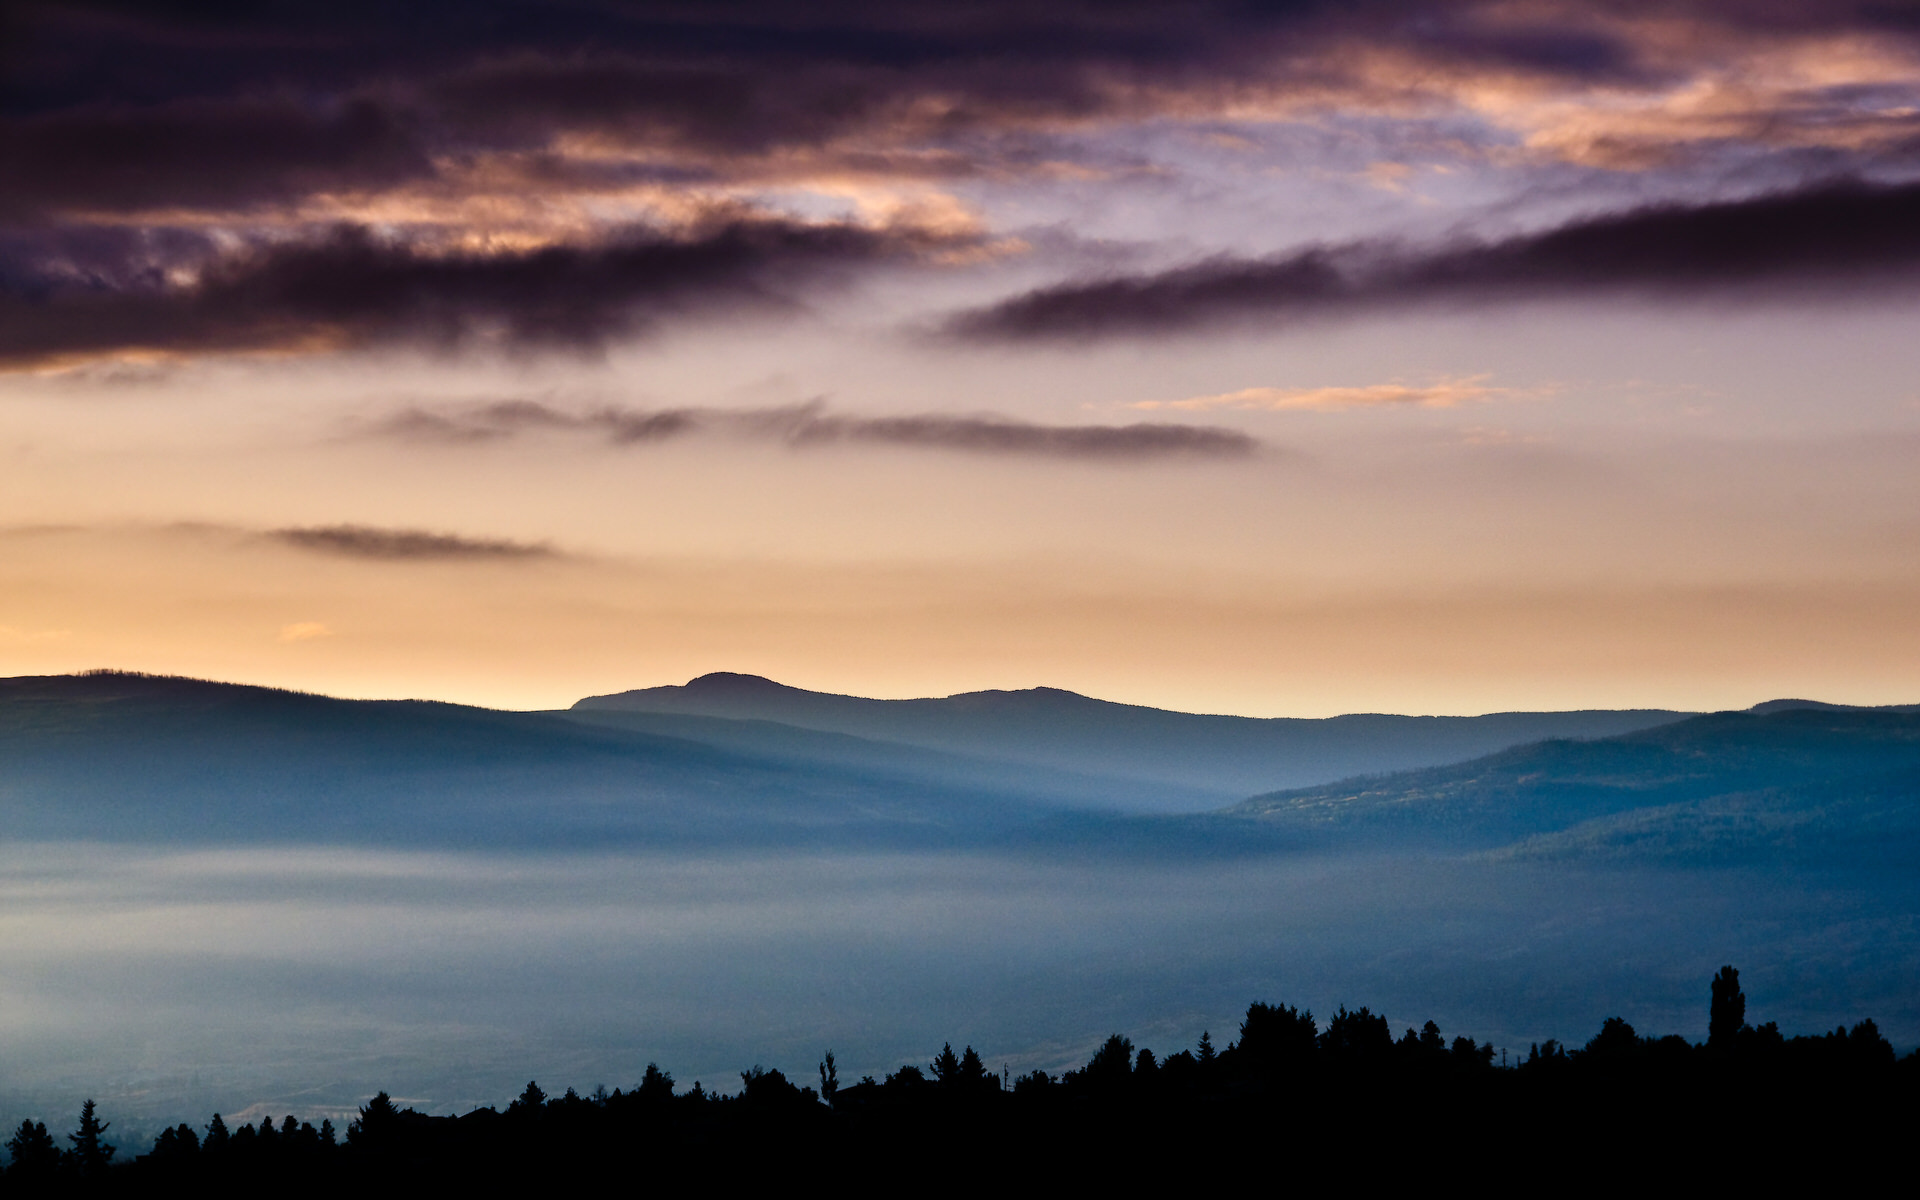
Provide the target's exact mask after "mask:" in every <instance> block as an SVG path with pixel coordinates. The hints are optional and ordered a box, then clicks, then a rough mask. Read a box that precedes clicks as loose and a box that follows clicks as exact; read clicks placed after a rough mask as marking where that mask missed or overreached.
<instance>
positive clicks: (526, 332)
mask: <svg viewBox="0 0 1920 1200" xmlns="http://www.w3.org/2000/svg"><path fill="white" fill-rule="evenodd" d="M955 244H956V242H955V240H954V239H948V238H943V237H941V236H938V235H932V234H926V233H923V232H920V231H916V230H913V229H874V228H869V227H864V226H858V225H852V224H843V223H824V224H807V223H801V222H794V221H784V220H779V219H773V218H765V219H757V218H742V219H736V220H725V221H716V222H714V223H711V224H709V225H707V226H705V227H703V228H701V229H699V230H697V231H695V232H693V233H690V234H688V235H685V236H667V235H663V234H659V233H655V232H652V231H644V230H642V231H633V232H630V233H628V234H626V235H625V236H621V237H615V238H612V239H610V240H608V241H606V242H603V243H598V244H592V245H584V246H552V247H547V248H543V249H538V250H532V251H525V252H518V253H515V252H493V253H469V252H463V251H451V252H444V253H442V252H435V251H433V250H431V249H427V248H422V247H418V246H415V245H412V244H409V243H407V242H405V241H385V240H381V239H379V238H376V237H374V236H373V235H371V234H370V233H368V232H367V231H365V230H363V229H358V228H342V229H337V230H335V231H333V232H332V233H330V234H329V235H327V236H325V237H324V238H322V239H320V240H317V241H304V242H294V243H291V244H280V245H272V244H269V245H260V246H254V247H251V248H248V249H246V250H243V251H240V252H236V253H230V254H224V255H220V256H218V257H215V258H213V259H212V260H211V261H209V262H207V263H206V264H204V265H203V266H201V267H200V268H199V270H198V275H197V277H194V278H190V279H189V280H188V281H186V282H179V283H176V282H174V278H173V276H172V275H170V274H168V273H166V272H163V271H160V270H158V269H154V268H151V267H145V268H143V267H142V266H141V264H140V263H139V261H137V260H133V259H130V260H129V262H128V264H126V265H123V266H121V267H118V268H116V269H112V270H102V269H95V270H80V269H73V270H67V271H64V272H63V271H58V270H54V269H50V268H46V267H44V266H43V267H42V268H41V269H40V270H39V272H38V273H37V277H28V278H21V277H20V276H19V275H18V274H16V276H15V277H14V278H13V279H11V280H9V279H8V277H7V275H6V273H5V272H4V271H0V366H4V365H11V366H16V367H18V366H28V365H34V364H38V363H44V362H58V361H60V360H62V359H66V358H78V357H85V356H97V355H101V354H108V353H112V352H116V351H129V350H137V351H147V352H162V353H165V352H174V353H193V352H203V351H222V350H260V349H276V348H329V347H356V346H369V345H379V344H383V343H413V344H423V345H437V346H445V347H452V346H457V345H461V344H464V343H468V342H473V341H492V342H495V343H497V344H500V345H504V346H509V347H535V346H544V347H561V348H572V349H576V350H580V349H593V348H596V347H598V346H600V345H601V344H602V343H603V342H605V341H606V340H608V339H610V338H613V337H616V336H623V335H630V334H634V333H638V332H644V331H645V330H646V328H647V327H648V326H649V325H650V324H651V323H653V322H655V321H657V320H660V319H662V318H665V317H669V316H673V315H677V314H681V313H685V312H690V311H701V310H711V309H714V308H725V309H729V310H744V309H763V310H764V309H775V308H784V307H791V306H793V304H794V303H795V300H794V298H793V296H792V293H793V292H794V291H796V290H801V289H804V288H805V287H807V286H810V285H817V284H820V283H823V282H827V281H829V280H831V279H832V278H834V277H835V276H836V275H837V274H838V273H839V272H841V271H843V270H845V269H846V268H850V267H855V266H860V265H870V264H873V263H876V262H880V261H884V260H888V259H895V258H901V257H909V256H912V255H915V254H919V253H922V252H925V251H928V250H935V249H943V248H951V247H953V246H954V245H955Z"/></svg>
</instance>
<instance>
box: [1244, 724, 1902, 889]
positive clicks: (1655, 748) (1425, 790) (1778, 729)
mask: <svg viewBox="0 0 1920 1200" xmlns="http://www.w3.org/2000/svg"><path fill="white" fill-rule="evenodd" d="M1762 708H1763V709H1764V710H1765V711H1753V712H1744V713H1714V714H1711V715H1708V716H1702V717H1694V718H1692V719H1690V720H1685V721H1680V722H1677V723H1674V724H1670V725H1665V726H1661V727H1659V728H1656V729H1648V730H1643V731H1640V732H1637V733H1631V734H1627V735H1624V736H1621V737H1614V738H1606V739H1601V740H1597V741H1585V742H1575V741H1548V742H1542V743H1539V744H1537V745H1532V746H1521V747H1516V748H1514V749H1511V750H1507V751H1503V752H1502V753H1499V754H1494V755H1490V756H1488V757H1486V758H1482V759H1478V760H1476V761H1473V762H1469V763H1464V764H1459V765H1455V766H1448V767H1438V768H1433V769H1429V770H1422V771H1409V772H1403V773H1400V774H1395V775H1387V776H1380V777H1376V778H1368V779H1357V780H1348V781H1345V782H1342V783H1337V784H1332V785H1328V786H1324V787H1316V788H1303V789H1295V790H1292V791H1284V792H1276V793H1272V794H1269V795H1264V796H1257V797H1255V798H1253V799H1251V800H1248V801H1246V802H1245V803H1243V804H1241V805H1239V806H1238V807H1237V808H1235V809H1233V810H1231V811H1232V813H1233V814H1234V815H1237V816H1242V817H1247V818H1253V819H1255V820H1258V821H1260V822H1264V823H1270V824H1277V825H1283V826H1286V827H1290V828H1296V829H1313V830H1318V831H1320V832H1321V833H1322V834H1323V835H1324V836H1326V837H1328V838H1330V839H1336V840H1339V839H1359V840H1380V841H1390V842H1402V843H1418V844H1422V845H1427V846H1451V847H1483V848H1484V847H1495V846H1509V845H1510V846H1511V849H1510V851H1509V853H1511V854H1515V855H1522V856H1528V857H1566V856H1575V855H1602V856H1637V857H1645V856H1652V857H1659V858H1667V859H1674V860H1683V861H1685V860H1691V861H1756V860H1763V859H1767V858H1772V857H1778V856H1787V857H1792V858H1796V859H1801V860H1807V859H1826V860H1832V861H1836V862H1848V863H1857V862H1866V861H1885V862H1889V863H1899V862H1903V861H1904V862H1909V863H1910V862H1912V861H1913V859H1912V858H1911V855H1912V854H1913V852H1914V850H1915V849H1916V847H1920V713H1915V712H1913V711H1911V710H1901V709H1873V710H1862V709H1846V708H1840V707H1838V706H1830V705H1817V706H1816V705H1807V704H1805V703H1799V702H1796V703H1790V704H1786V705H1766V706H1762Z"/></svg>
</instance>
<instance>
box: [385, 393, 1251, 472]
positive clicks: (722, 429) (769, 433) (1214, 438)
mask: <svg viewBox="0 0 1920 1200" xmlns="http://www.w3.org/2000/svg"><path fill="white" fill-rule="evenodd" d="M535 430H568V431H574V432H579V433H586V434H589V435H593V436H597V437H600V438H602V439H604V440H606V441H608V442H610V443H613V444H615V445H634V444H639V443H651V442H660V441H665V440H668V439H671V438H678V437H685V436H690V435H694V434H703V433H704V434H717V435H727V436H733V437H741V438H746V439H748V440H756V441H771V442H776V443H780V444H784V445H787V446H791V447H794V448H796V449H801V448H807V447H813V446H827V445H847V444H852V445H862V444H864V445H879V446H908V447H918V448H925V449H934V450H955V451H961V452H967V453H974V454H997V455H1031V456H1038V457H1050V458H1073V459H1092V460H1104V461H1114V462H1122V461H1141V460H1148V459H1172V458H1216V459H1217V458H1244V457H1247V456H1250V455H1252V454H1254V453H1256V452H1257V451H1259V450H1260V449H1261V443H1260V442H1259V441H1258V440H1257V439H1255V438H1253V437H1250V436H1248V435H1247V434H1244V433H1241V432H1239V431H1238V430H1233V429H1223V428H1220V427H1217V426H1210V425H1180V424H1170V423H1156V422H1143V423H1137V424H1131V425H1038V424H1034V423H1032V422H1028V421H1020V420H1015V419H1013V418H1010V417H1003V416H997V415H993V414H975V415H947V414H917V415H912V416H900V417H861V416H846V415H841V414H838V413H830V412H828V411H826V409H825V407H824V406H823V405H821V404H819V403H812V404H796V405H784V406H779V407H773V408H751V409H719V408H675V409H656V410H645V409H631V408H600V409H595V410H592V411H586V412H578V413H573V412H567V411H565V410H563V409H558V408H553V407H551V406H548V405H546V404H542V403H539V402H537V401H528V400H515V401H504V402H500V403H496V404H488V405H482V406H479V407H476V408H471V409H466V410H463V411H458V412H434V411H429V410H425V409H417V408H414V409H407V410H406V411H404V412H401V413H398V414H396V415H395V416H393V417H391V418H389V419H388V420H386V421H384V422H382V423H381V424H380V425H378V426H377V427H376V428H375V430H374V432H375V433H376V434H377V435H379V436H385V437H403V438H409V439H424V440H430V441H437V442H442V443H447V444H455V445H459V444H471V443H477V442H487V441H498V440H503V439H506V438H511V437H514V436H517V435H520V434H524V433H527V432H531V431H535Z"/></svg>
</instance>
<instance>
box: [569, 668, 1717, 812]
mask: <svg viewBox="0 0 1920 1200" xmlns="http://www.w3.org/2000/svg"><path fill="white" fill-rule="evenodd" d="M574 709H575V710H576V711H583V712H585V711H592V712H600V711H627V712H650V713H676V714H684V715H692V716H705V717H727V718H733V719H739V720H761V721H776V722H780V723H783V724H787V725H796V726H801V727H804V728H808V729H816V730H822V731H826V732H832V733H842V734H850V735H853V736H856V737H861V738H869V739H877V740H881V741H891V742H900V743H905V744H908V745H913V746H921V747H925V748H929V749H935V750H943V751H947V752H949V753H954V754H961V755H969V756H975V757H980V758H989V759H1003V760H1008V761H1012V762H1019V763H1026V764H1030V765H1034V766H1043V767H1048V768H1051V769H1054V770H1058V771H1066V772H1073V773H1077V774H1082V775H1092V776H1105V777H1125V778H1130V779H1133V780H1136V781H1141V782H1150V783H1153V784H1157V785H1167V786H1174V787H1179V788H1183V789H1189V790H1191V791H1197V792H1201V793H1205V794H1208V795H1210V796H1211V797H1212V798H1213V802H1214V803H1215V804H1218V803H1220V802H1222V801H1225V800H1229V799H1237V798H1239V797H1243V796H1246V795H1247V794H1248V793H1250V792H1255V791H1264V790H1269V789H1272V788H1275V787H1302V786H1308V785H1311V784H1318V783H1326V782H1330V781H1333V780H1337V779H1344V778H1348V777H1351V776H1354V775H1358V774H1368V773H1377V772H1384V771H1396V770H1403V769H1407V768H1411V767H1427V766H1434V765H1437V764H1440V763H1450V762H1460V761H1464V760H1468V759H1472V758H1476V757H1479V756H1481V755H1484V754H1488V753H1490V752H1492V751H1495V750H1500V749H1504V748H1506V747H1508V746H1514V745H1518V744H1521V743H1529V742H1538V741H1541V740H1543V739H1546V738H1600V737H1610V736H1613V735H1616V734H1621V733H1626V732H1629V731H1633V730H1638V729H1645V728H1649V727H1652V726H1657V725H1661V724H1666V723H1669V722H1672V721H1676V720H1679V719H1680V718H1681V717H1683V716H1685V715H1686V714H1683V713H1675V712H1668V711H1664V710H1658V709H1634V710H1625V711H1607V710H1594V711H1584V712H1563V713H1493V714H1489V715H1486V716H1478V717H1403V716H1386V715H1379V714H1355V715H1350V716H1342V717H1330V718H1324V719H1305V718H1287V717H1273V718H1255V717H1231V716H1207V715H1200V714H1194V713H1180V712H1169V711H1166V710H1164V709H1156V708H1145V707H1141V706H1139V705H1132V704H1115V703H1112V702H1110V701H1105V700H1095V699H1092V698H1090V697H1087V696H1082V695H1078V694H1076V693H1074V692H1067V691H1061V690H1059V689H1057V688H1029V689H1026V690H1022V691H987V692H968V693H964V694H962V695H957V696H948V697H945V698H943V699H922V700H870V699H865V698H862V697H857V696H838V695H833V694H830V693H826V692H810V691H805V690H803V689H800V688H794V687H788V686H786V685H784V684H779V683H775V682H773V681H772V680H769V679H762V678H760V677H759V676H756V675H735V674H727V673H718V674H713V675H703V676H701V677H700V678H698V679H695V680H693V681H692V682H691V683H688V684H686V685H684V686H678V687H656V688H642V689H640V690H637V691H631V692H621V693H618V694H616V695H610V696H592V697H588V698H587V699H584V700H581V701H580V702H579V703H577V704H576V705H574Z"/></svg>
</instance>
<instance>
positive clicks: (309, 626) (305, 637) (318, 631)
mask: <svg viewBox="0 0 1920 1200" xmlns="http://www.w3.org/2000/svg"><path fill="white" fill-rule="evenodd" d="M332 636H333V630H331V629H329V628H327V626H326V625H325V624H324V623H323V622H320V621H295V622H294V623H293V624H291V625H282V626H281V627H280V636H279V637H278V638H276V639H275V640H276V641H281V642H311V641H314V640H316V639H318V638H329V637H332Z"/></svg>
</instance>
